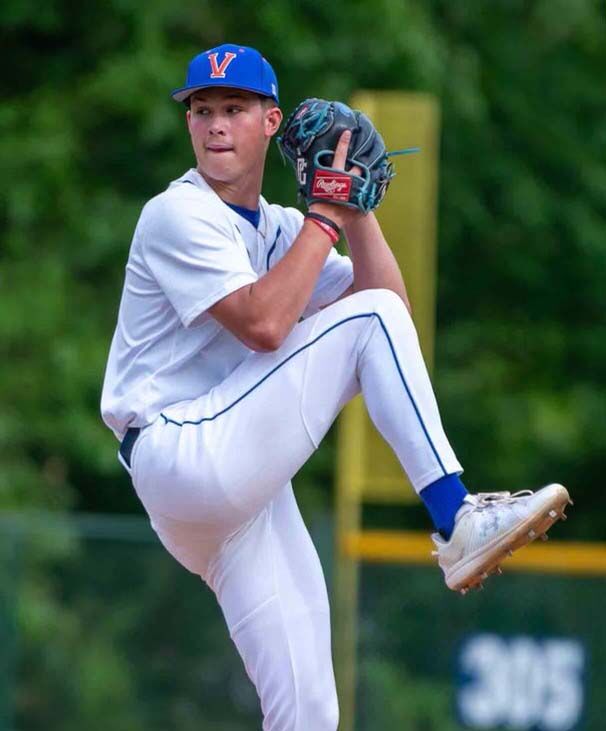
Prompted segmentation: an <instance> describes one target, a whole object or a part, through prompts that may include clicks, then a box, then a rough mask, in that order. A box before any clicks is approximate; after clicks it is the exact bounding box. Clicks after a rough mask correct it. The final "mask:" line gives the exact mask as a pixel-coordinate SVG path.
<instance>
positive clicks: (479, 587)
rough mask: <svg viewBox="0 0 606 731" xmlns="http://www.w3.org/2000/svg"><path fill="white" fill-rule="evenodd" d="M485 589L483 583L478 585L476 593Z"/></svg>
mask: <svg viewBox="0 0 606 731" xmlns="http://www.w3.org/2000/svg"><path fill="white" fill-rule="evenodd" d="M483 588H484V584H481V583H480V584H478V585H477V586H476V591H482V589H483Z"/></svg>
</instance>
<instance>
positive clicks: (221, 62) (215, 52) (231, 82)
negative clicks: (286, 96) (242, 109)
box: [171, 43, 279, 104]
mask: <svg viewBox="0 0 606 731" xmlns="http://www.w3.org/2000/svg"><path fill="white" fill-rule="evenodd" d="M211 86H228V87H230V88H233V89H244V90H246V91H252V92H254V93H255V94H261V95H262V96H268V97H271V98H272V99H275V100H276V104H279V101H278V80H277V79H276V74H275V72H274V70H273V69H272V67H271V65H270V64H269V62H268V61H267V60H266V59H264V58H263V56H262V55H261V54H260V53H259V51H256V50H255V49H254V48H248V46H237V45H234V44H233V43H224V44H223V45H222V46H217V47H216V48H210V49H209V50H208V51H203V52H202V53H200V54H199V55H198V56H195V57H194V58H192V60H191V61H190V62H189V66H188V68H187V76H186V78H185V86H182V87H181V88H180V89H175V90H174V91H173V92H172V93H171V96H172V98H173V99H174V100H175V101H177V102H184V101H186V100H187V98H188V97H190V96H191V95H192V94H193V93H194V91H197V90H198V89H207V88H208V87H211Z"/></svg>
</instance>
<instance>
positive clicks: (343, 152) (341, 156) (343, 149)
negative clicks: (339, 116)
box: [332, 129, 351, 170]
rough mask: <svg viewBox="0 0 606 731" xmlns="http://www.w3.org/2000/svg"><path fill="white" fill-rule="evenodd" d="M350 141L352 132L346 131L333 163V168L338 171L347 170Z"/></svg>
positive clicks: (338, 144)
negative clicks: (346, 163)
mask: <svg viewBox="0 0 606 731" xmlns="http://www.w3.org/2000/svg"><path fill="white" fill-rule="evenodd" d="M350 140H351V130H348V129H346V130H345V131H344V132H343V134H342V135H341V136H340V137H339V141H338V142H337V148H336V149H335V156H334V158H333V161H332V166H333V168H336V169H337V170H345V162H346V160H347V150H348V149H349V142H350Z"/></svg>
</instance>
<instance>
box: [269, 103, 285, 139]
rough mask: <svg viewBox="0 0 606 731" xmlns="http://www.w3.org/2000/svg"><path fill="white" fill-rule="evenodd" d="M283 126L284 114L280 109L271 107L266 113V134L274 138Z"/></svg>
mask: <svg viewBox="0 0 606 731" xmlns="http://www.w3.org/2000/svg"><path fill="white" fill-rule="evenodd" d="M281 124H282V112H281V110H280V107H269V108H268V109H266V111H265V134H266V135H267V136H268V137H273V136H274V135H275V134H276V132H277V131H278V130H279V129H280V125H281Z"/></svg>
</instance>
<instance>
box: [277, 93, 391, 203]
mask: <svg viewBox="0 0 606 731" xmlns="http://www.w3.org/2000/svg"><path fill="white" fill-rule="evenodd" d="M345 130H351V141H350V143H349V151H348V154H347V163H346V166H345V167H346V169H345V170H337V169H336V168H334V167H332V160H333V157H334V153H335V149H336V147H337V142H338V141H339V138H340V136H341V134H342V133H343V132H344V131H345ZM278 145H279V147H280V151H281V152H282V155H283V157H285V158H287V159H288V160H290V162H291V163H292V165H293V167H294V168H295V173H296V176H297V182H298V190H299V193H300V195H301V196H302V197H303V198H304V199H305V202H306V203H307V205H308V206H309V205H310V204H311V203H313V202H314V201H323V202H325V203H326V202H330V203H336V204H338V205H342V206H349V207H350V208H358V209H359V210H361V211H362V212H363V213H368V212H369V211H372V210H374V209H375V208H376V207H377V206H378V205H379V204H380V203H381V201H382V200H383V198H384V196H385V193H386V191H387V187H388V185H389V181H390V180H391V179H392V178H393V176H394V174H395V173H394V172H393V166H392V164H391V162H390V161H389V159H388V153H387V152H386V150H385V144H384V143H383V139H382V138H381V135H380V134H379V133H378V132H377V130H376V129H375V127H374V125H373V123H372V122H371V121H370V119H369V118H368V117H367V116H366V115H365V114H363V113H362V112H360V111H358V110H355V109H351V108H350V107H348V106H347V105H346V104H342V103H341V102H329V101H325V100H324V99H306V100H305V101H303V102H301V104H299V106H298V107H297V108H296V109H295V110H294V111H293V113H292V114H291V115H290V117H289V118H288V119H287V120H286V124H285V126H284V132H283V133H282V135H281V136H280V137H278ZM352 169H356V171H355V172H351V171H352ZM357 170H359V171H360V172H359V174H358V173H357Z"/></svg>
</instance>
